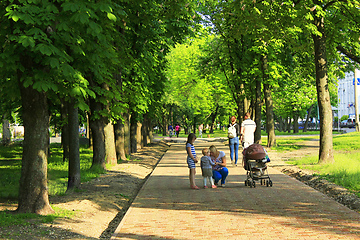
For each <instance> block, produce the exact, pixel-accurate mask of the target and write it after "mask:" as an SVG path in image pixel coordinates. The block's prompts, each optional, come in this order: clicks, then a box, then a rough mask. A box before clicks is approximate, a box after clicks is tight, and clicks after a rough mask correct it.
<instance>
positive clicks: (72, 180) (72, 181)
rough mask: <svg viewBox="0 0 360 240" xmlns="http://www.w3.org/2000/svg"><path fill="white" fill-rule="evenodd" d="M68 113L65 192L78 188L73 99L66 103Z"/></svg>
mask: <svg viewBox="0 0 360 240" xmlns="http://www.w3.org/2000/svg"><path fill="white" fill-rule="evenodd" d="M67 106H68V107H67V109H68V113H69V115H68V116H69V117H68V123H69V124H68V126H69V128H68V129H69V134H68V137H69V141H68V142H69V174H68V176H69V177H68V186H67V191H69V190H71V189H76V188H79V187H80V184H81V181H80V152H79V112H78V108H77V107H75V101H74V99H72V100H70V102H68V103H67Z"/></svg>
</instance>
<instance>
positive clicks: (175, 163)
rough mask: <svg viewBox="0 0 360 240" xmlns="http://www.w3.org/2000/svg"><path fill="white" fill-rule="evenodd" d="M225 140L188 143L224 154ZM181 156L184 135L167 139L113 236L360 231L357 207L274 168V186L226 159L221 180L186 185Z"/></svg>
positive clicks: (309, 235) (355, 234) (347, 234)
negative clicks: (250, 180) (248, 181)
mask: <svg viewBox="0 0 360 240" xmlns="http://www.w3.org/2000/svg"><path fill="white" fill-rule="evenodd" d="M225 143H226V142H219V141H215V142H212V141H211V139H208V140H206V139H197V140H196V141H195V144H194V145H195V148H196V152H197V154H198V156H200V157H201V155H200V154H201V149H202V148H203V147H209V146H210V145H212V144H214V145H216V146H217V147H218V149H219V150H222V151H225V153H226V156H227V160H228V162H230V157H229V154H230V153H229V149H228V146H226V145H225ZM270 158H271V156H270ZM185 159H186V152H185V139H184V141H181V140H180V141H179V143H172V145H171V147H170V149H169V150H168V151H167V153H166V154H165V155H164V156H163V158H162V159H161V161H160V162H159V164H158V165H157V167H156V168H155V170H154V171H153V173H152V174H151V176H150V177H149V179H148V180H147V182H146V183H145V184H144V186H143V187H142V189H141V190H140V192H139V194H138V196H137V197H136V199H135V200H134V202H133V203H132V205H131V207H130V208H129V210H128V211H127V213H126V215H125V216H124V218H123V220H122V221H121V223H120V224H119V226H118V228H117V229H116V231H115V233H114V234H113V236H112V238H111V239H113V240H115V239H176V240H185V239H189V240H190V239H241V240H242V239H244V240H247V239H294V240H295V239H296V240H297V239H307V240H308V239H360V214H359V213H357V212H355V211H352V210H350V209H348V208H347V207H345V206H343V205H341V204H339V203H337V202H336V201H334V200H332V199H331V198H329V197H327V196H326V195H324V194H322V193H320V192H318V191H316V190H314V189H312V188H310V187H309V186H307V185H305V184H303V183H301V182H299V181H297V180H295V179H293V178H291V177H289V176H287V175H284V174H283V173H281V172H279V171H278V170H276V169H274V168H271V167H269V175H270V177H271V180H272V181H273V187H266V186H262V185H260V184H257V186H256V188H249V187H245V185H244V180H245V178H246V177H245V176H246V171H245V170H244V169H243V168H242V167H240V166H239V165H240V164H238V167H235V166H232V165H231V164H228V165H229V176H228V178H227V182H226V187H225V188H217V189H211V188H210V189H200V190H192V189H190V188H189V178H188V169H187V165H186V161H185ZM272 161H273V162H275V163H276V161H277V160H276V159H272ZM269 166H270V165H269ZM196 182H197V185H198V186H199V187H202V185H203V184H202V177H201V169H200V168H199V167H198V168H197V175H196Z"/></svg>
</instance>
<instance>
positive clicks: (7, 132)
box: [2, 115, 11, 146]
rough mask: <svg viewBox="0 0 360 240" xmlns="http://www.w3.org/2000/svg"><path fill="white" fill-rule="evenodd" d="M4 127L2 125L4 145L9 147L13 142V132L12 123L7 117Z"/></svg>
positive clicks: (4, 119)
mask: <svg viewBox="0 0 360 240" xmlns="http://www.w3.org/2000/svg"><path fill="white" fill-rule="evenodd" d="M2 122H3V125H2V144H3V145H5V146H6V145H9V144H10V142H11V132H10V123H9V120H7V119H6V116H5V115H4V116H3V121H2Z"/></svg>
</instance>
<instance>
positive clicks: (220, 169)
mask: <svg viewBox="0 0 360 240" xmlns="http://www.w3.org/2000/svg"><path fill="white" fill-rule="evenodd" d="M209 150H210V156H211V159H212V160H213V161H214V162H215V165H214V166H213V178H214V180H215V185H218V182H219V181H220V180H221V187H225V180H226V177H227V176H228V174H229V170H228V169H227V168H226V157H225V152H223V151H218V150H217V148H216V147H215V145H211V146H210V148H209Z"/></svg>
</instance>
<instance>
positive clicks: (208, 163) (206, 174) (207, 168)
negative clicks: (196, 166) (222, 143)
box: [200, 148, 216, 188]
mask: <svg viewBox="0 0 360 240" xmlns="http://www.w3.org/2000/svg"><path fill="white" fill-rule="evenodd" d="M202 154H203V156H202V157H201V159H200V160H201V161H200V166H201V173H202V176H203V180H204V188H208V187H207V180H209V183H210V186H211V188H216V186H215V185H214V179H213V178H212V176H213V173H212V166H214V165H215V163H214V161H213V160H211V158H210V151H209V149H208V148H204V149H203V150H202Z"/></svg>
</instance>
